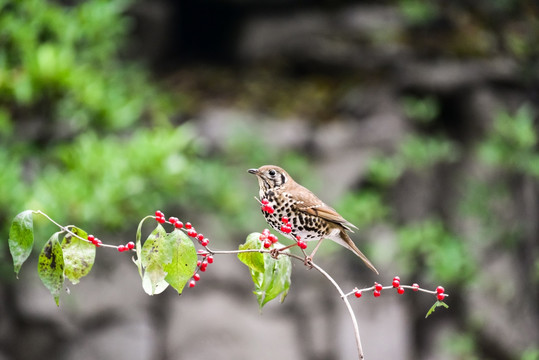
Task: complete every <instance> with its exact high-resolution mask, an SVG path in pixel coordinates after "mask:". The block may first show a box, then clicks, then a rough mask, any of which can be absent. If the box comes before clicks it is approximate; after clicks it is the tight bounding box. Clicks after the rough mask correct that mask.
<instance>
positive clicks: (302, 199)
mask: <svg viewBox="0 0 539 360" xmlns="http://www.w3.org/2000/svg"><path fill="white" fill-rule="evenodd" d="M294 185H295V186H296V190H294V192H293V194H294V200H295V201H297V204H296V207H297V209H298V210H299V211H302V212H304V213H307V214H310V215H315V216H318V217H321V218H322V219H324V220H327V221H329V222H332V223H335V224H338V225H340V226H342V227H343V228H345V229H346V230H348V231H351V232H354V231H353V230H352V229H351V228H355V229H357V227H356V226H355V225H354V224H352V223H351V222H349V221H348V220H346V219H345V218H343V217H342V216H341V215H340V214H339V213H338V212H337V211H335V209H334V208H332V207H331V206H328V205H326V204H325V203H324V202H323V201H322V200H320V199H319V198H318V197H317V196H316V195H315V194H313V193H312V192H311V191H310V190H309V189H307V188H305V187H303V186H301V185H299V184H298V183H294ZM298 188H299V189H298ZM298 190H299V191H298Z"/></svg>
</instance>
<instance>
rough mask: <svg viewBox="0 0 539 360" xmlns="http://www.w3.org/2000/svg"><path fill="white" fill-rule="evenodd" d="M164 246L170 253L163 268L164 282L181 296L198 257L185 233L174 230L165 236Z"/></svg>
mask: <svg viewBox="0 0 539 360" xmlns="http://www.w3.org/2000/svg"><path fill="white" fill-rule="evenodd" d="M165 246H167V247H170V248H171V249H170V251H171V252H172V259H171V261H170V263H167V264H164V267H163V268H164V270H165V271H166V272H167V275H166V277H165V280H166V281H167V282H168V283H169V284H170V285H171V286H172V287H173V288H174V289H176V291H178V294H181V293H182V290H183V288H184V286H185V284H187V282H188V281H189V280H190V279H191V277H192V276H193V274H194V272H195V270H196V266H197V259H198V257H197V252H196V249H195V245H194V244H193V241H191V239H189V237H188V236H187V235H185V233H183V232H182V231H179V230H174V231H173V232H171V233H169V234H168V235H167V236H166V238H165ZM167 252H168V249H167Z"/></svg>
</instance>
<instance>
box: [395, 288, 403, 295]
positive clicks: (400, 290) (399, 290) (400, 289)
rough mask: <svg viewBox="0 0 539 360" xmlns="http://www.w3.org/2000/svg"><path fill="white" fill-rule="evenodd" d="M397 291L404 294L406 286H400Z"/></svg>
mask: <svg viewBox="0 0 539 360" xmlns="http://www.w3.org/2000/svg"><path fill="white" fill-rule="evenodd" d="M397 293H398V294H400V295H402V294H404V288H403V287H401V286H399V287H398V288H397Z"/></svg>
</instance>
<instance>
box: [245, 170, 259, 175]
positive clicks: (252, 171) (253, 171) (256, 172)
mask: <svg viewBox="0 0 539 360" xmlns="http://www.w3.org/2000/svg"><path fill="white" fill-rule="evenodd" d="M247 172H248V173H249V174H253V175H256V174H258V169H249V170H247Z"/></svg>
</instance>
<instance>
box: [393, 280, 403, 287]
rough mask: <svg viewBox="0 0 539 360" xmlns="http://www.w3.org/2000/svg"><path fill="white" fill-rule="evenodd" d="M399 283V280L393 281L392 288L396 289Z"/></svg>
mask: <svg viewBox="0 0 539 360" xmlns="http://www.w3.org/2000/svg"><path fill="white" fill-rule="evenodd" d="M400 284H401V282H400V281H399V280H393V284H392V285H393V287H394V288H398V287H399V286H400Z"/></svg>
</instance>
